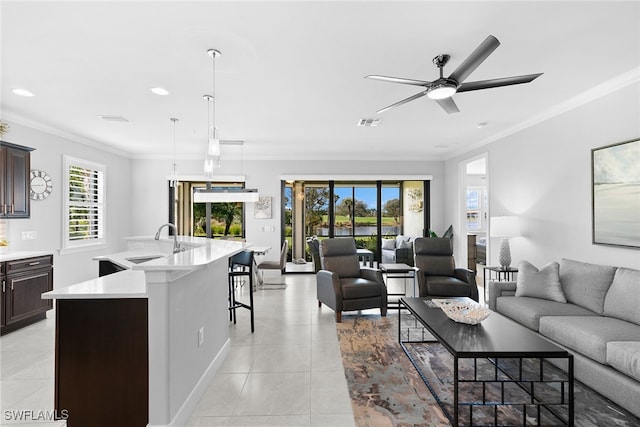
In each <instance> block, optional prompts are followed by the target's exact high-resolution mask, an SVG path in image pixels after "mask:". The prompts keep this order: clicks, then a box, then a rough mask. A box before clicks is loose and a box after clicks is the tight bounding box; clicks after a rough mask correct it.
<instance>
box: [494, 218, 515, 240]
mask: <svg viewBox="0 0 640 427" xmlns="http://www.w3.org/2000/svg"><path fill="white" fill-rule="evenodd" d="M489 227H490V230H489V231H490V234H491V236H492V237H518V236H520V223H519V221H518V217H517V216H494V217H491V222H490V224H489Z"/></svg>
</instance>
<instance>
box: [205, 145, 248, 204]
mask: <svg viewBox="0 0 640 427" xmlns="http://www.w3.org/2000/svg"><path fill="white" fill-rule="evenodd" d="M222 144H225V145H237V146H240V175H242V176H244V175H243V174H244V141H223V142H222ZM212 172H213V169H212ZM259 199H260V195H259V194H258V190H257V189H255V188H209V189H207V188H196V189H195V190H194V193H193V201H194V202H195V203H230V202H231V203H232V202H257V201H258V200H259Z"/></svg>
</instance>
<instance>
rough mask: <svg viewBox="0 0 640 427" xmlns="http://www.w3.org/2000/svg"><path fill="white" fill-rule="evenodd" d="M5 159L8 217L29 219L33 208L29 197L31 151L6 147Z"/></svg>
mask: <svg viewBox="0 0 640 427" xmlns="http://www.w3.org/2000/svg"><path fill="white" fill-rule="evenodd" d="M5 157H6V158H5V162H6V165H7V178H6V184H5V192H6V193H5V198H6V202H5V203H6V204H7V206H8V208H7V216H8V217H12V218H27V217H29V213H30V212H29V211H30V207H31V199H30V197H29V185H30V177H31V176H30V170H31V164H30V160H31V159H30V157H31V154H30V153H29V151H26V150H21V149H19V148H14V147H6V154H5Z"/></svg>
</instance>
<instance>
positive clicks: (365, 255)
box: [357, 249, 373, 268]
mask: <svg viewBox="0 0 640 427" xmlns="http://www.w3.org/2000/svg"><path fill="white" fill-rule="evenodd" d="M357 252H358V259H359V260H362V261H363V263H364V266H365V267H367V266H368V267H371V268H373V252H372V251H370V250H369V249H358V250H357ZM367 264H368V265H367Z"/></svg>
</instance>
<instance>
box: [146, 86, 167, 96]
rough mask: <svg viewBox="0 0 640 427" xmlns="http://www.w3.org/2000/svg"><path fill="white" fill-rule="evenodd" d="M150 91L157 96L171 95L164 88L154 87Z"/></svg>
mask: <svg viewBox="0 0 640 427" xmlns="http://www.w3.org/2000/svg"><path fill="white" fill-rule="evenodd" d="M149 90H150V91H151V92H153V93H155V94H156V95H169V91H168V90H166V89H165V88H163V87H152V88H151V89H149Z"/></svg>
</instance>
